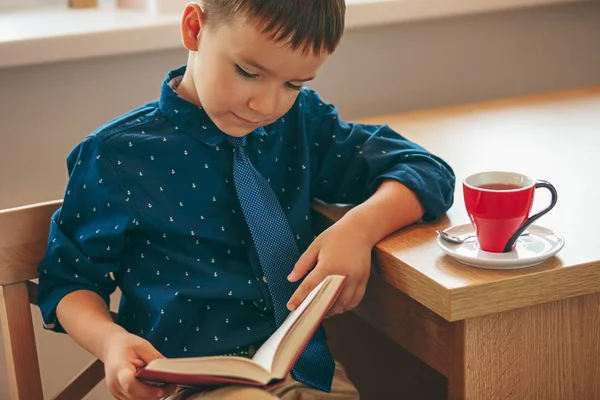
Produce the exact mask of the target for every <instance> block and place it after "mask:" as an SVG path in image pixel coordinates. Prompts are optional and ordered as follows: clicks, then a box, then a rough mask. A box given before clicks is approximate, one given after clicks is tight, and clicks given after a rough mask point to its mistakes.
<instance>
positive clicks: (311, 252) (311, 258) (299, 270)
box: [287, 242, 319, 282]
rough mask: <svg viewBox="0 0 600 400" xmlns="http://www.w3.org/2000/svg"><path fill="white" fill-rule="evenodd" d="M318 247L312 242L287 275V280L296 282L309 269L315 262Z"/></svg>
mask: <svg viewBox="0 0 600 400" xmlns="http://www.w3.org/2000/svg"><path fill="white" fill-rule="evenodd" d="M318 255H319V247H318V245H316V244H315V242H313V243H312V244H311V245H310V246H308V249H306V251H305V252H304V253H303V254H302V255H301V256H300V258H299V259H298V262H296V265H295V266H294V269H293V270H292V272H290V274H289V275H288V278H287V279H288V281H290V282H296V281H297V280H298V279H300V278H302V277H303V276H304V275H306V274H307V273H308V271H310V270H311V269H312V268H313V267H314V266H315V264H316V263H317V258H318Z"/></svg>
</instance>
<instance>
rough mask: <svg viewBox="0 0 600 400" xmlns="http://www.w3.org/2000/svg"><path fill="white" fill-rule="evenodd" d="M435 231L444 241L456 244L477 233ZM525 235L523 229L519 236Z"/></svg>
mask: <svg viewBox="0 0 600 400" xmlns="http://www.w3.org/2000/svg"><path fill="white" fill-rule="evenodd" d="M436 232H437V234H438V235H439V236H440V237H441V238H442V239H444V240H445V241H447V242H450V243H456V244H461V243H464V242H465V241H467V240H468V239H471V238H474V237H477V235H476V234H475V233H472V234H469V235H463V236H455V235H451V234H449V233H448V232H444V231H439V230H436ZM527 235H529V231H528V230H525V231H523V233H522V234H521V236H527Z"/></svg>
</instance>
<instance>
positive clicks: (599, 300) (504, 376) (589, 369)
mask: <svg viewBox="0 0 600 400" xmlns="http://www.w3.org/2000/svg"><path fill="white" fill-rule="evenodd" d="M490 301H492V299H491V300H490ZM454 335H455V337H454V351H453V365H454V368H453V372H452V374H451V376H450V377H449V395H448V398H449V399H453V400H458V399H460V400H463V399H464V400H471V399H473V400H475V399H477V400H478V399H486V400H492V399H524V400H530V399H543V400H588V399H589V400H592V399H600V378H599V377H598V371H600V293H595V294H589V295H585V296H580V297H574V298H570V299H565V300H561V301H556V302H552V303H546V304H541V305H537V306H533V307H527V308H522V309H517V310H512V311H507V312H503V313H498V314H492V315H486V316H482V317H476V318H472V319H467V320H465V321H459V322H456V323H454Z"/></svg>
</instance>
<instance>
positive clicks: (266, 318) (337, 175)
mask: <svg viewBox="0 0 600 400" xmlns="http://www.w3.org/2000/svg"><path fill="white" fill-rule="evenodd" d="M184 71H185V68H181V69H178V70H175V71H172V72H170V73H169V74H168V75H167V77H166V79H165V81H164V83H163V86H162V89H161V95H160V101H157V102H152V103H149V104H147V105H145V106H142V107H140V108H138V109H135V110H133V111H131V112H129V113H127V114H125V115H123V116H121V117H119V118H117V119H116V120H114V121H111V122H109V123H108V124H106V125H104V126H102V127H101V128H99V129H98V130H97V131H95V132H93V133H92V134H91V135H89V136H88V137H87V138H85V140H83V141H82V142H81V143H79V144H78V145H77V146H76V147H75V148H74V149H73V151H72V152H71V153H70V154H69V156H68V158H67V168H68V173H69V181H68V184H67V187H66V190H65V195H64V199H63V200H64V203H63V206H62V207H61V209H60V210H58V211H57V212H56V213H55V214H54V216H53V217H52V224H51V227H50V236H49V243H48V251H47V254H46V257H45V258H44V260H43V261H42V262H41V264H40V265H39V272H40V290H39V297H38V302H39V305H40V308H41V310H42V316H43V320H44V324H45V326H46V328H48V329H53V330H55V331H59V332H62V331H63V329H62V327H61V325H60V323H59V321H58V320H57V319H56V306H57V304H58V303H59V302H60V300H61V299H62V298H63V296H65V295H66V294H68V293H70V292H73V291H76V290H88V291H92V292H94V293H97V294H98V295H99V296H100V297H101V298H103V299H104V300H105V301H106V302H107V303H108V301H109V297H110V295H111V293H113V292H114V291H115V289H116V288H117V286H118V287H119V289H120V290H121V292H122V296H121V303H120V306H119V320H118V323H119V324H120V325H122V326H123V327H124V328H125V329H127V331H129V332H131V333H133V334H136V335H139V336H141V337H143V338H145V339H146V340H148V341H149V342H150V343H152V345H153V346H155V347H156V348H157V350H158V351H160V352H161V353H162V354H163V355H165V356H166V357H193V356H206V355H215V354H234V353H236V352H237V351H238V350H241V349H244V348H245V347H247V346H249V345H256V344H261V343H262V342H263V341H264V340H265V339H266V338H268V337H269V336H270V335H271V334H272V333H273V332H274V330H275V329H276V321H275V316H274V305H273V304H272V301H271V294H270V292H269V287H268V285H267V284H266V283H265V282H264V280H263V276H264V273H263V271H262V267H261V265H260V262H259V258H258V254H257V249H256V246H255V245H254V243H253V241H252V237H251V235H250V231H249V229H248V226H247V224H246V220H245V218H244V214H243V212H242V209H241V207H240V202H239V200H238V196H237V193H236V188H235V185H234V177H233V153H232V151H230V147H229V145H228V144H227V143H223V140H224V138H225V134H224V133H223V132H221V131H220V130H219V129H218V128H217V127H216V126H215V124H214V123H213V122H212V121H211V120H210V118H209V117H208V115H207V114H206V112H205V111H204V110H203V109H202V108H199V107H197V106H195V105H193V104H191V103H189V102H187V101H185V100H183V99H182V98H180V97H179V96H178V95H177V93H176V92H175V90H174V88H175V87H176V86H177V84H178V82H179V81H180V79H181V77H182V76H183V74H184ZM245 151H246V155H247V156H248V158H249V160H251V162H252V165H253V166H254V168H255V169H256V170H257V171H258V172H259V173H260V175H262V176H263V177H264V179H266V181H267V183H268V184H269V186H270V187H271V188H272V190H273V192H274V193H275V195H276V197H277V200H278V202H279V204H280V205H281V208H282V209H283V212H284V213H285V216H286V219H287V222H288V224H289V228H290V230H291V232H292V234H293V236H294V239H295V241H296V245H297V247H298V251H299V252H300V253H302V252H304V251H305V250H306V249H307V247H308V246H309V245H310V243H311V242H312V240H313V237H314V234H313V231H312V227H311V211H310V201H311V199H312V198H315V197H318V198H320V199H322V200H323V201H326V202H329V203H336V202H343V203H360V202H362V201H364V200H365V199H367V198H368V197H369V196H370V195H371V194H372V193H374V192H375V191H376V190H377V188H378V186H379V185H380V184H381V182H382V181H384V180H386V179H394V180H397V181H399V182H401V183H403V184H404V185H406V186H407V187H408V188H410V189H411V190H413V191H414V192H415V193H416V195H417V196H418V197H419V199H420V201H421V202H422V204H423V206H424V207H425V210H426V213H425V216H424V217H423V219H424V220H425V221H430V220H432V219H434V218H436V217H438V216H440V215H442V214H443V213H444V212H445V211H446V210H447V209H448V208H449V207H450V205H451V204H452V201H453V193H454V175H453V172H452V170H451V169H450V167H449V166H448V165H447V164H446V163H445V162H444V161H443V160H442V159H440V158H439V157H436V156H435V155H433V154H431V153H429V152H428V151H426V150H425V149H423V148H422V147H420V146H418V145H417V144H415V143H413V142H411V141H409V140H407V139H405V138H403V137H402V136H400V135H399V134H397V133H396V132H394V131H393V130H391V129H390V128H389V127H387V126H385V125H377V126H376V125H364V124H355V123H346V122H344V121H342V120H340V118H339V117H338V113H337V110H336V109H335V107H333V106H332V105H330V104H327V103H325V102H324V101H323V100H322V99H321V98H320V97H319V95H318V94H317V93H316V92H315V91H313V90H311V89H303V90H302V91H301V92H300V93H299V95H298V98H297V100H296V102H295V103H294V105H293V106H292V108H291V109H290V110H289V112H287V113H286V114H285V115H284V116H283V117H282V118H280V119H279V120H278V121H276V122H274V123H272V124H271V125H268V126H265V127H264V128H260V129H257V130H256V131H254V132H252V133H250V134H249V135H247V136H246V146H245ZM398 212H402V210H398ZM279 228H280V227H274V229H275V230H278V229H279ZM285 268H291V266H286V267H285ZM290 272H291V270H287V271H282V274H286V275H287V274H289V273H290ZM286 301H287V300H286Z"/></svg>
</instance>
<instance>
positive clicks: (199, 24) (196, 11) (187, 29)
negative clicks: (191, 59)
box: [181, 3, 205, 51]
mask: <svg viewBox="0 0 600 400" xmlns="http://www.w3.org/2000/svg"><path fill="white" fill-rule="evenodd" d="M204 21H205V18H204V11H203V10H202V8H201V7H200V5H199V4H198V3H188V4H187V5H186V6H185V10H184V11H183V17H182V18H181V40H182V41H183V45H184V46H185V48H186V49H188V50H189V51H198V43H199V41H200V32H201V31H202V28H203V27H204Z"/></svg>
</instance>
